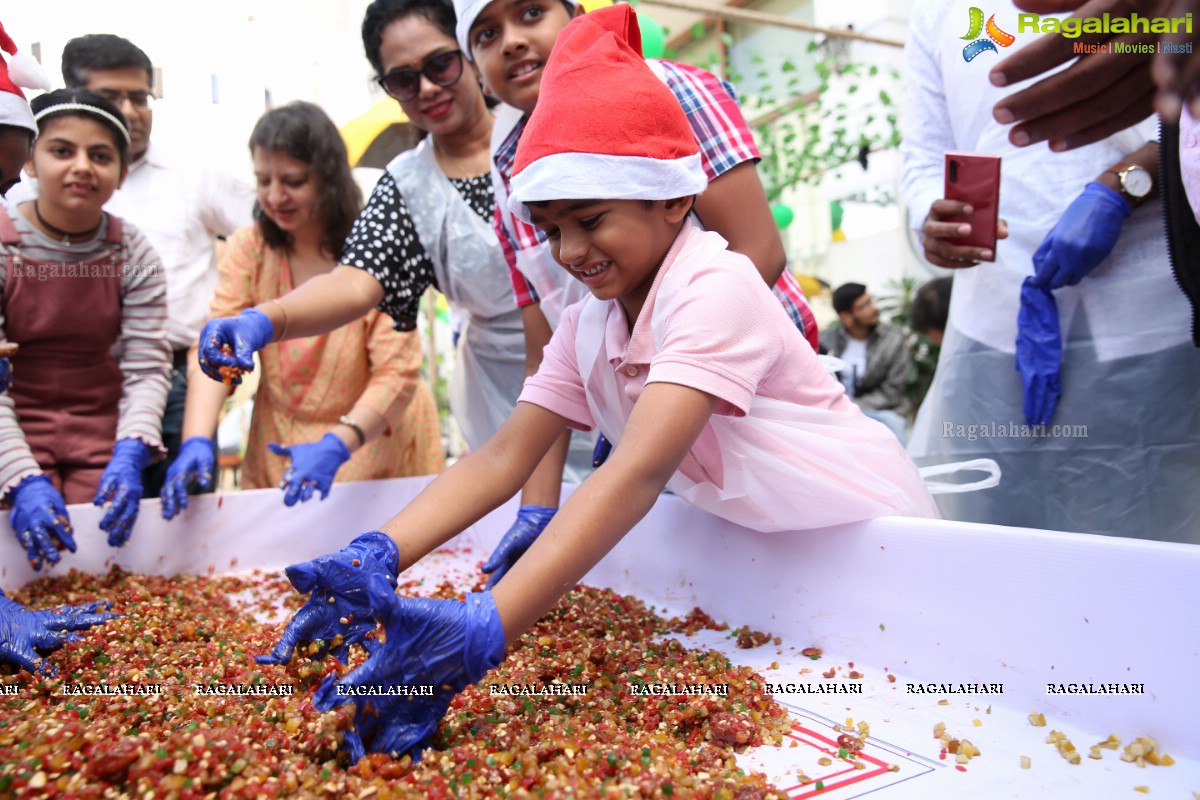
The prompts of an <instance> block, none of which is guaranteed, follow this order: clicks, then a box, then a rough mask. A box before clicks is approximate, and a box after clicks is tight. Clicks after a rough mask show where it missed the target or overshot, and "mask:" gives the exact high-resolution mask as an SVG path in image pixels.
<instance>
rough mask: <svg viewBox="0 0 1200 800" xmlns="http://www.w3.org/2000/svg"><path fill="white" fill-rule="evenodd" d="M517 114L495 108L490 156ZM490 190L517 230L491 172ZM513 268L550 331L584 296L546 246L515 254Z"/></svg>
mask: <svg viewBox="0 0 1200 800" xmlns="http://www.w3.org/2000/svg"><path fill="white" fill-rule="evenodd" d="M521 116H522V114H521V112H520V111H518V110H517V109H515V108H512V107H511V106H503V105H502V106H498V107H497V108H496V122H495V125H494V126H493V127H492V152H493V153H494V152H496V148H497V147H498V146H499V145H500V143H501V142H503V141H504V140H505V139H506V138H507V137H508V135H509V134H510V133H512V129H513V128H515V127H516V126H517V123H519V122H520V121H521ZM492 188H493V190H494V191H495V193H496V207H497V208H499V209H500V216H501V218H502V219H503V221H504V224H505V225H506V226H507V227H508V229H509V230H510V231H515V230H517V223H518V221H519V220H517V218H516V217H514V216H513V213H512V212H511V211H509V210H508V190H507V189H505V188H504V181H502V180H500V176H499V175H498V174H497V173H496V171H495V170H492ZM516 256H517V268H518V269H520V270H521V274H522V275H524V276H525V280H527V281H528V282H529V284H530V285H531V286H533V289H534V291H536V292H537V295H538V301H539V305H540V307H541V309H542V313H543V314H545V315H546V321H547V322H549V323H550V330H552V331H553V330H558V323H559V320H561V319H562V312H563V309H565V308H566V307H567V306H569V305H572V304H574V303H576V302H578V301H579V300H582V299H583V298H584V297H586V296H587V295H588V290H587V287H586V286H584V285H583V283H582V282H581V281H577V280H575V279H573V278H571V276H569V275H567V273H566V270H564V269H563V268H562V267H561V266H559V264H558V262H556V261H555V260H554V256H552V255H550V243H549V242H547V241H543V242H539V243H538V244H537V245H536V246H534V247H527V248H525V249H523V250H517V253H516Z"/></svg>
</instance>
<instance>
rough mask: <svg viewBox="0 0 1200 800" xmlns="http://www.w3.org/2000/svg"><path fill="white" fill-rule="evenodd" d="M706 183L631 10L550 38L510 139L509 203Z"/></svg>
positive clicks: (674, 190)
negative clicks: (521, 124) (529, 108)
mask: <svg viewBox="0 0 1200 800" xmlns="http://www.w3.org/2000/svg"><path fill="white" fill-rule="evenodd" d="M707 185H708V179H707V177H706V176H705V174H704V170H703V168H702V167H701V164H700V146H699V145H698V144H697V143H696V137H695V134H693V133H692V128H691V125H689V124H688V119H687V115H686V114H684V112H683V109H682V108H681V107H680V105H679V101H678V100H677V99H676V98H675V95H674V94H672V93H671V90H670V89H668V88H667V86H666V84H665V83H663V82H662V81H661V80H659V78H658V76H656V75H655V74H654V73H653V72H652V71H651V70H650V67H648V66H647V65H646V60H645V59H644V58H642V55H641V35H640V34H639V32H638V24H637V17H636V16H635V15H634V12H633V9H632V8H631V7H630V6H629V5H627V4H625V3H621V4H618V5H614V6H609V7H608V8H601V9H597V10H595V11H592V12H589V13H587V14H584V15H583V16H580V17H576V18H575V19H573V20H571V22H570V24H569V25H567V27H565V28H564V29H563V31H562V33H560V34H559V36H558V41H557V42H555V44H554V50H553V52H551V54H550V58H549V59H548V60H547V62H546V66H545V71H544V72H543V74H542V84H541V90H540V92H539V94H538V101H537V107H536V108H535V109H534V111H533V114H532V115H531V116H530V118H529V122H528V124H527V125H526V126H525V130H524V132H523V133H522V134H521V141H520V143H519V144H518V145H517V156H516V162H515V164H514V166H513V176H512V188H511V191H510V193H509V198H508V207H509V209H510V210H511V211H512V212H513V214H515V215H517V216H518V217H520V218H521V219H524V220H526V221H528V219H529V216H528V210H527V209H526V203H529V202H533V201H539V200H669V199H671V198H673V197H686V196H687V195H693V194H699V193H700V192H702V191H704V188H705V187H706V186H707Z"/></svg>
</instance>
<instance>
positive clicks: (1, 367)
mask: <svg viewBox="0 0 1200 800" xmlns="http://www.w3.org/2000/svg"><path fill="white" fill-rule="evenodd" d="M10 386H12V362H11V361H9V360H8V359H7V358H0V392H7V391H8V387H10Z"/></svg>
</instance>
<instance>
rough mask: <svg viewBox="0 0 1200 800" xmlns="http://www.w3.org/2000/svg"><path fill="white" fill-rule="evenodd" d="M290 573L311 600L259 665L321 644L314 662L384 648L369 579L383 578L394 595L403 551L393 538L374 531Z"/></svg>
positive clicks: (284, 660) (296, 566) (343, 658)
mask: <svg viewBox="0 0 1200 800" xmlns="http://www.w3.org/2000/svg"><path fill="white" fill-rule="evenodd" d="M286 572H287V576H288V580H290V581H291V582H292V586H294V587H296V591H298V592H302V593H304V594H311V595H312V596H311V597H309V598H308V602H306V603H305V604H304V607H303V608H301V609H300V610H299V611H297V612H296V616H294V617H292V621H291V622H289V623H288V626H287V628H285V629H284V631H283V635H282V636H280V637H279V643H278V644H276V645H275V649H274V650H273V651H271V654H270V655H266V656H258V657H256V658H255V659H254V660H255V661H257V662H258V663H259V664H286V663H288V662H289V661H291V660H292V652H293V651H294V650H295V649H296V647H297V646H298V645H300V644H301V643H303V642H319V646H318V649H317V650H316V652H314V653H312V654H311V656H310V657H311V658H314V659H322V658H324V657H325V654H326V653H329V652H332V653H333V655H334V658H336V659H337V660H338V661H341V662H342V663H343V664H344V663H346V659H347V657H348V656H349V654H350V645H352V644H359V645H362V646H363V647H364V648H366V650H367V652H372V651H373V650H374V649H375V648H376V647H378V646H379V642H378V641H377V640H376V639H375V627H376V624H377V619H376V614H375V606H374V605H372V603H375V602H377V600H376V599H375V598H372V597H370V596H368V594H367V591H366V585H367V579H368V578H369V577H371V576H372V575H378V576H379V577H380V578H381V579H382V580H384V581H385V582H386V583H387V584H388V585H389V586H391V587H392V591H395V589H396V576H397V575H399V574H400V550H399V549H398V548H397V547H396V543H395V542H393V541H392V537H390V536H388V535H387V534H386V533H380V532H379V531H370V532H368V533H364V534H363V535H362V536H359V537H358V538H357V539H355V540H354V541H353V542H351V543H350V544H348V545H347V546H346V547H345V548H344V549H342V550H339V551H338V552H336V553H331V554H330V555H326V556H319V557H317V558H314V559H313V560H312V561H304V562H302V563H300V564H293V565H292V566H290V567H288V568H287V570H286Z"/></svg>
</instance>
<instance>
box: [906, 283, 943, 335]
mask: <svg viewBox="0 0 1200 800" xmlns="http://www.w3.org/2000/svg"><path fill="white" fill-rule="evenodd" d="M953 283H954V279H953V278H934V279H933V280H931V281H929V282H928V283H926V284H924V285H922V286H921V288H920V289H917V293H916V294H915V295H914V296H913V300H912V305H911V306H909V309H908V327H910V328H912V329H913V330H914V331H917V332H918V333H924V332H925V331H944V330H946V320H947V319H948V318H949V317H950V287H951V286H952V285H953Z"/></svg>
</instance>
